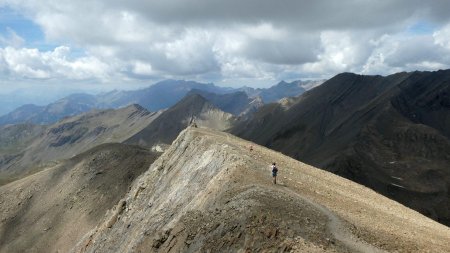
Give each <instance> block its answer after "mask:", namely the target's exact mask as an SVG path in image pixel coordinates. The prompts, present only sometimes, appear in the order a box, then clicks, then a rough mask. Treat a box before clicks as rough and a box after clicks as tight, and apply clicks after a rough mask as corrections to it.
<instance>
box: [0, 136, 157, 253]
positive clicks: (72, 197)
mask: <svg viewBox="0 0 450 253" xmlns="http://www.w3.org/2000/svg"><path fill="white" fill-rule="evenodd" d="M156 157H157V155H156V154H153V153H151V152H148V151H147V150H145V149H142V148H138V147H133V146H128V145H124V144H103V145H100V146H98V147H96V148H94V149H91V150H89V151H86V152H84V153H82V154H80V155H77V156H75V157H74V158H71V159H69V160H66V161H63V162H61V163H60V164H58V165H56V166H52V167H48V168H46V169H44V170H42V171H40V172H38V173H35V174H33V175H31V176H28V177H25V178H23V179H21V180H17V181H15V182H12V183H10V184H7V185H4V186H2V187H0V252H9V253H12V252H67V251H68V250H69V248H70V247H72V246H73V245H74V244H75V243H76V242H77V241H78V240H80V239H81V237H82V235H84V234H85V233H86V232H88V231H89V230H91V229H92V228H94V227H95V226H96V225H97V224H98V223H99V221H100V220H101V219H102V218H103V217H104V215H105V213H106V211H107V210H108V209H110V208H112V207H113V206H114V205H115V204H116V203H117V202H118V201H119V200H120V199H121V198H122V197H123V195H124V194H125V193H126V192H127V191H128V189H129V186H130V185H131V182H133V180H134V179H135V178H136V177H137V176H139V175H140V174H141V173H142V172H143V171H145V170H147V169H148V166H149V165H150V164H151V163H152V162H153V161H154V160H155V159H156Z"/></svg>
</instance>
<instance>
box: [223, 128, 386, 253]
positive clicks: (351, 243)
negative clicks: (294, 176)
mask: <svg viewBox="0 0 450 253" xmlns="http://www.w3.org/2000/svg"><path fill="white" fill-rule="evenodd" d="M214 135H216V136H220V137H225V138H226V140H227V142H228V143H230V139H231V138H235V137H234V136H231V137H230V135H229V134H227V133H214ZM234 143H236V144H238V143H239V144H241V142H234ZM250 146H253V144H252V143H250V142H249V143H248V147H247V146H246V145H245V144H244V145H236V146H235V147H237V148H239V149H240V150H241V152H242V154H244V153H246V154H247V155H249V156H250V157H252V158H253V159H255V156H257V157H258V158H259V159H255V160H256V161H257V163H259V164H260V166H261V168H264V167H269V164H271V162H272V161H276V160H278V159H276V158H275V157H273V156H272V154H270V153H268V152H264V151H265V150H264V149H259V148H258V150H253V151H250V149H249V147H250ZM286 172H288V173H289V170H288V171H286ZM279 186H281V187H280V188H281V189H282V191H284V192H286V193H287V194H290V195H295V196H296V197H297V198H299V199H300V200H302V201H304V202H305V203H308V204H309V205H310V206H312V207H314V208H315V209H317V210H318V211H319V212H321V213H322V214H324V215H325V216H327V217H328V224H327V228H328V231H329V232H330V233H331V234H332V235H333V236H334V238H335V239H336V240H337V241H339V242H341V243H342V244H343V246H344V247H346V248H347V249H348V250H350V251H351V252H374V253H379V252H380V253H381V252H386V251H384V250H381V249H379V248H377V247H375V246H373V245H371V244H369V243H367V242H364V241H363V240H361V239H359V238H357V237H356V236H355V235H354V234H353V233H352V232H351V231H350V230H349V229H348V228H347V227H346V226H345V225H344V222H343V221H342V219H341V218H340V217H339V216H337V215H336V214H335V213H334V212H332V211H331V210H329V209H328V208H326V207H325V206H323V205H321V204H319V203H316V202H314V201H312V200H310V199H308V198H306V197H305V196H302V195H301V194H299V193H297V192H295V191H294V190H292V189H291V188H289V187H288V186H287V185H284V184H279ZM276 188H278V190H279V189H280V188H279V187H276Z"/></svg>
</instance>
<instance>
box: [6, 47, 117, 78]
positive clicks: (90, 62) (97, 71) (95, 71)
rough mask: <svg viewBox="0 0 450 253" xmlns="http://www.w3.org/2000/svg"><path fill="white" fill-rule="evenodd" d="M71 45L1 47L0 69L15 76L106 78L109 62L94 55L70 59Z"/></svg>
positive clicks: (108, 74)
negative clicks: (41, 47)
mask: <svg viewBox="0 0 450 253" xmlns="http://www.w3.org/2000/svg"><path fill="white" fill-rule="evenodd" d="M69 55H70V48H68V47H65V46H61V47H57V48H55V49H54V50H53V51H49V52H40V51H39V50H37V49H29V48H20V49H17V48H13V47H6V48H0V62H1V65H0V66H1V71H2V72H3V73H7V74H9V76H10V77H12V78H14V77H17V78H26V79H50V78H62V79H74V80H80V79H89V78H99V79H102V78H108V77H109V76H110V73H108V71H109V69H108V68H109V66H108V64H106V63H103V62H100V61H99V60H98V59H96V58H95V57H89V56H85V57H79V58H77V59H69V58H68V56H69Z"/></svg>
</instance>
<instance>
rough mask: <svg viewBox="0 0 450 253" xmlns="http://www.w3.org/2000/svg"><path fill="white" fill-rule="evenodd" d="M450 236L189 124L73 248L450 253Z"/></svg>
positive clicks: (398, 208) (340, 182)
mask: <svg viewBox="0 0 450 253" xmlns="http://www.w3.org/2000/svg"><path fill="white" fill-rule="evenodd" d="M250 145H253V150H252V151H250V149H249V147H250ZM271 161H277V162H278V164H279V166H280V178H279V181H280V183H279V184H277V185H273V184H272V182H271V177H270V169H269V164H270V162H271ZM448 238H450V229H449V228H447V227H445V226H443V225H441V224H438V223H436V222H434V221H432V220H431V219H428V218H426V217H425V216H423V215H421V214H419V213H417V212H415V211H412V210H410V209H408V208H406V207H404V206H402V205H400V204H398V203H396V202H394V201H392V200H389V199H387V198H385V197H383V196H381V195H379V194H377V193H375V192H373V191H371V190H369V189H368V188H365V187H363V186H361V185H358V184H356V183H353V182H351V181H349V180H346V179H343V178H340V177H338V176H335V175H333V174H331V173H328V172H325V171H321V170H318V169H316V168H313V167H311V166H308V165H305V164H303V163H300V162H298V161H295V160H293V159H291V158H288V157H286V156H283V155H281V154H280V153H277V152H274V151H271V150H269V149H266V148H263V147H260V146H257V145H254V144H252V143H250V142H246V141H243V140H241V139H239V138H237V137H234V136H232V135H229V134H225V133H222V132H217V131H213V130H208V129H203V128H188V129H187V130H184V131H183V132H182V133H181V134H180V135H179V137H178V138H177V139H176V140H175V141H174V143H173V144H172V146H171V147H170V148H169V149H167V150H166V151H165V153H164V154H163V155H162V156H161V157H160V158H159V159H158V160H156V161H155V162H154V163H153V164H152V165H151V166H150V168H149V170H148V171H146V172H145V173H144V174H143V175H141V176H140V177H139V178H138V179H137V180H136V181H135V182H134V183H133V185H132V187H131V189H130V191H129V192H128V193H127V194H126V196H125V197H124V198H123V199H122V200H120V201H119V203H118V204H117V205H116V206H115V207H114V208H112V209H111V210H110V211H108V213H107V215H106V216H105V219H104V220H103V221H102V222H101V224H99V225H98V226H97V227H96V228H95V229H93V230H92V231H90V232H89V233H87V234H86V235H85V236H84V237H83V239H81V240H80V241H79V242H78V244H77V245H76V246H75V247H74V248H73V249H72V252H258V251H261V250H264V251H267V252H296V251H297V252H349V251H350V252H358V251H362V252H383V251H397V252H412V251H416V252H417V251H419V252H424V251H429V250H431V251H435V252H448V251H449V250H450V242H449V240H448Z"/></svg>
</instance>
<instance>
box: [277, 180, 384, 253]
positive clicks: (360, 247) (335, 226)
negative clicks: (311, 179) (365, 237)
mask: <svg viewBox="0 0 450 253" xmlns="http://www.w3.org/2000/svg"><path fill="white" fill-rule="evenodd" d="M285 191H286V192H287V193H288V194H293V195H295V196H297V198H299V199H301V200H303V201H304V202H306V203H308V204H309V205H311V206H313V207H314V208H316V209H317V210H319V211H320V212H321V213H322V214H324V215H326V216H327V217H328V224H327V227H328V230H329V232H330V233H331V234H332V235H333V236H334V238H335V239H336V240H338V241H340V242H341V243H342V244H344V246H345V247H347V248H348V249H349V250H350V251H351V252H375V253H378V252H380V253H381V252H386V251H383V250H380V249H379V248H377V247H374V246H372V245H370V244H368V243H366V242H364V241H361V240H359V239H358V238H356V237H355V236H354V235H353V234H352V233H351V232H350V231H349V230H348V229H347V228H346V227H345V225H344V223H343V222H342V220H341V219H340V218H339V217H338V216H337V215H335V214H334V213H333V212H331V211H330V210H329V209H328V208H326V207H324V206H322V205H320V204H318V203H315V202H313V201H311V200H309V199H307V198H305V197H303V196H301V195H300V194H298V193H296V192H294V191H292V190H291V189H289V188H287V187H286V188H285Z"/></svg>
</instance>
